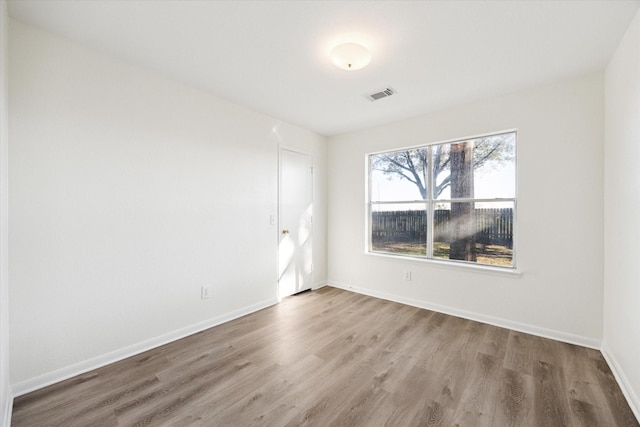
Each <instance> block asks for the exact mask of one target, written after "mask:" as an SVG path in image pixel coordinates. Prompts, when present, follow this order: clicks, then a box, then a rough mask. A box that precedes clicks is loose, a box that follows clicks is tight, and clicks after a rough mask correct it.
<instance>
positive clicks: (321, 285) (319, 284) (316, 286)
mask: <svg viewBox="0 0 640 427" xmlns="http://www.w3.org/2000/svg"><path fill="white" fill-rule="evenodd" d="M325 286H327V282H320V283H316V284H315V285H313V286H312V287H311V290H312V291H317V290H318V289H321V288H324V287H325Z"/></svg>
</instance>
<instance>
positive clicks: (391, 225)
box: [371, 203, 427, 256]
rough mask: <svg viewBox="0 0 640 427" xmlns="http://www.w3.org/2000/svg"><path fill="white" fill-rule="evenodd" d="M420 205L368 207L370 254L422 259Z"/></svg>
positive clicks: (424, 219) (424, 237) (424, 225)
mask: <svg viewBox="0 0 640 427" xmlns="http://www.w3.org/2000/svg"><path fill="white" fill-rule="evenodd" d="M425 208H426V205H425V204H424V203H403V204H394V205H376V204H374V205H372V207H371V209H372V212H371V251H373V252H389V253H395V254H402V255H411V256H425V255H426V253H427V251H426V248H427V212H426V209H425Z"/></svg>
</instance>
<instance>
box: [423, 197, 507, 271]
mask: <svg viewBox="0 0 640 427" xmlns="http://www.w3.org/2000/svg"><path fill="white" fill-rule="evenodd" d="M513 212H514V203H513V202H487V203H473V202H460V203H437V204H436V205H435V209H434V211H433V257H434V258H438V259H448V260H456V261H467V262H475V263H478V264H483V265H493V266H501V267H511V266H513V219H514V218H513Z"/></svg>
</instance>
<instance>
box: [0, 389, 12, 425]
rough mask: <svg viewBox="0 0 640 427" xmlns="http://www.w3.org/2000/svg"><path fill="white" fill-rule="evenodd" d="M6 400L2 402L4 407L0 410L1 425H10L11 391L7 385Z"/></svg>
mask: <svg viewBox="0 0 640 427" xmlns="http://www.w3.org/2000/svg"><path fill="white" fill-rule="evenodd" d="M6 396H7V400H6V401H5V402H4V408H3V411H2V417H0V421H1V422H2V424H0V426H2V427H9V426H11V414H12V412H13V393H12V392H11V387H7V394H6Z"/></svg>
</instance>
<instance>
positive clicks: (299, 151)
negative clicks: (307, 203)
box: [276, 144, 316, 301]
mask: <svg viewBox="0 0 640 427" xmlns="http://www.w3.org/2000/svg"><path fill="white" fill-rule="evenodd" d="M283 151H291V152H293V153H297V154H302V155H305V156H309V157H310V158H311V168H312V174H311V206H312V209H311V266H312V268H311V284H310V286H309V288H308V289H313V283H314V281H313V278H314V274H313V273H314V270H315V268H314V266H313V254H314V250H313V249H314V241H315V227H314V221H313V218H314V217H315V205H314V202H315V197H314V196H315V180H316V173H315V172H316V171H315V158H314V156H313V153H311V152H309V151H306V150H303V149H300V148H298V147H292V146H290V145H285V144H278V221H277V223H278V229H277V230H276V296H277V298H278V301H281V300H282V298H281V297H280V233H281V232H282V229H283V228H282V227H283V224H282V152H283ZM305 290H307V289H305Z"/></svg>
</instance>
